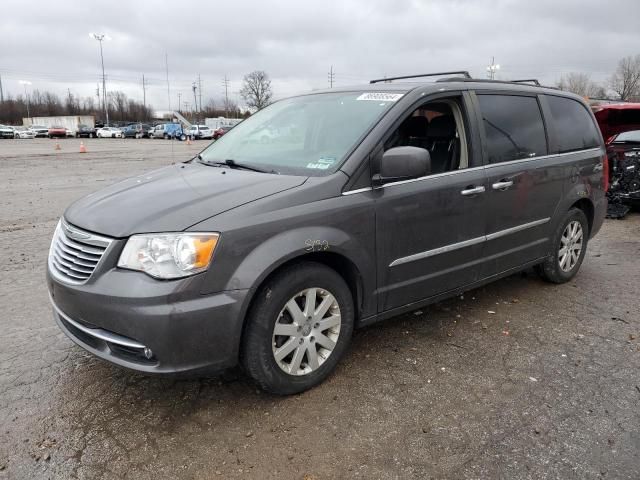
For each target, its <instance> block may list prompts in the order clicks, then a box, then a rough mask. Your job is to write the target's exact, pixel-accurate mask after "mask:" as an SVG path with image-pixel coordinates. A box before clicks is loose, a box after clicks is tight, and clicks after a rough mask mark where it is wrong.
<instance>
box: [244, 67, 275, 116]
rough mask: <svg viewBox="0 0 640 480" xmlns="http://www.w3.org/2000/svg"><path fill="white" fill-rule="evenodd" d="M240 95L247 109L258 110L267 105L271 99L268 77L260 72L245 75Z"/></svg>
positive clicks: (271, 93)
mask: <svg viewBox="0 0 640 480" xmlns="http://www.w3.org/2000/svg"><path fill="white" fill-rule="evenodd" d="M240 95H241V96H242V98H243V99H244V101H245V102H247V105H248V106H249V107H252V108H257V109H258V110H260V109H262V108H264V107H266V106H267V105H269V104H270V103H271V98H272V97H273V92H272V91H271V80H269V75H267V73H266V72H264V71H262V70H256V71H253V72H251V73H248V74H247V75H245V76H244V80H243V82H242V89H241V90H240Z"/></svg>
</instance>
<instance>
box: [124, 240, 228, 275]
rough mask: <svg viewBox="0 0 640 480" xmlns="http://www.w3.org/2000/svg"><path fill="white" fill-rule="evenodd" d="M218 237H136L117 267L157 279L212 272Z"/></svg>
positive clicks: (127, 247) (129, 241) (128, 243)
mask: <svg viewBox="0 0 640 480" xmlns="http://www.w3.org/2000/svg"><path fill="white" fill-rule="evenodd" d="M219 238H220V234H218V233H156V234H149V235H133V236H131V237H130V238H129V240H128V241H127V244H126V245H125V247H124V250H123V251H122V254H121V255H120V260H118V267H121V268H128V269H130V270H138V271H140V272H144V273H146V274H148V275H151V276H152V277H155V278H162V279H169V278H180V277H187V276H189V275H193V274H195V273H198V272H202V271H204V270H206V269H207V268H209V264H210V263H211V259H212V258H213V252H214V250H215V249H216V245H217V244H218V239H219Z"/></svg>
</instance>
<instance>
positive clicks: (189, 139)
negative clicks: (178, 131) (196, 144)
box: [187, 137, 191, 145]
mask: <svg viewBox="0 0 640 480" xmlns="http://www.w3.org/2000/svg"><path fill="white" fill-rule="evenodd" d="M187 145H191V137H187Z"/></svg>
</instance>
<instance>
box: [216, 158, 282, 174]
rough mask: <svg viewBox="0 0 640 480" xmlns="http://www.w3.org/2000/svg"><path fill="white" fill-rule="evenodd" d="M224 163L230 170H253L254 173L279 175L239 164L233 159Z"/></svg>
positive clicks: (271, 171)
mask: <svg viewBox="0 0 640 480" xmlns="http://www.w3.org/2000/svg"><path fill="white" fill-rule="evenodd" d="M224 163H225V165H229V168H241V169H243V170H251V171H252V172H260V173H277V172H276V171H275V170H265V169H263V168H259V167H253V166H251V165H247V164H245V163H238V162H236V161H235V160H233V159H231V158H228V159H227V160H225V161H224Z"/></svg>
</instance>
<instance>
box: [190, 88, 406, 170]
mask: <svg viewBox="0 0 640 480" xmlns="http://www.w3.org/2000/svg"><path fill="white" fill-rule="evenodd" d="M401 96H402V95H401V94H387V93H375V94H374V93H362V92H341V93H322V94H316V95H306V96H302V97H295V98H289V99H286V100H281V101H279V102H276V103H274V104H272V105H270V106H269V107H267V108H265V109H263V110H260V111H259V112H257V113H256V114H254V115H252V116H251V117H249V118H248V119H246V120H244V121H243V122H241V123H239V124H238V125H237V126H235V127H234V128H233V129H231V130H229V131H228V132H227V133H226V134H225V135H224V136H223V137H220V139H219V140H217V141H216V142H215V143H213V144H212V145H211V146H209V147H208V148H207V149H206V150H204V151H203V152H202V153H201V159H202V161H203V162H205V163H207V162H211V163H214V162H225V161H226V160H233V161H235V162H236V163H238V164H247V165H254V166H256V167H259V168H261V169H264V170H269V171H270V170H275V171H276V172H278V173H285V174H294V175H311V176H321V175H326V174H328V173H331V172H334V171H335V170H336V169H337V168H338V167H339V166H340V164H341V163H342V161H343V160H344V159H345V157H346V156H347V154H348V153H349V152H350V150H351V149H352V148H353V147H354V146H355V145H356V144H357V143H358V141H359V140H360V139H361V138H362V137H363V136H364V135H365V134H366V133H367V131H368V130H369V129H370V128H371V127H372V126H373V125H374V123H375V122H376V121H377V120H378V119H379V118H380V117H381V116H382V114H383V113H384V112H386V111H387V110H388V109H389V108H390V106H391V105H393V103H394V102H395V101H396V100H398V99H399V98H400V97H401Z"/></svg>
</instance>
